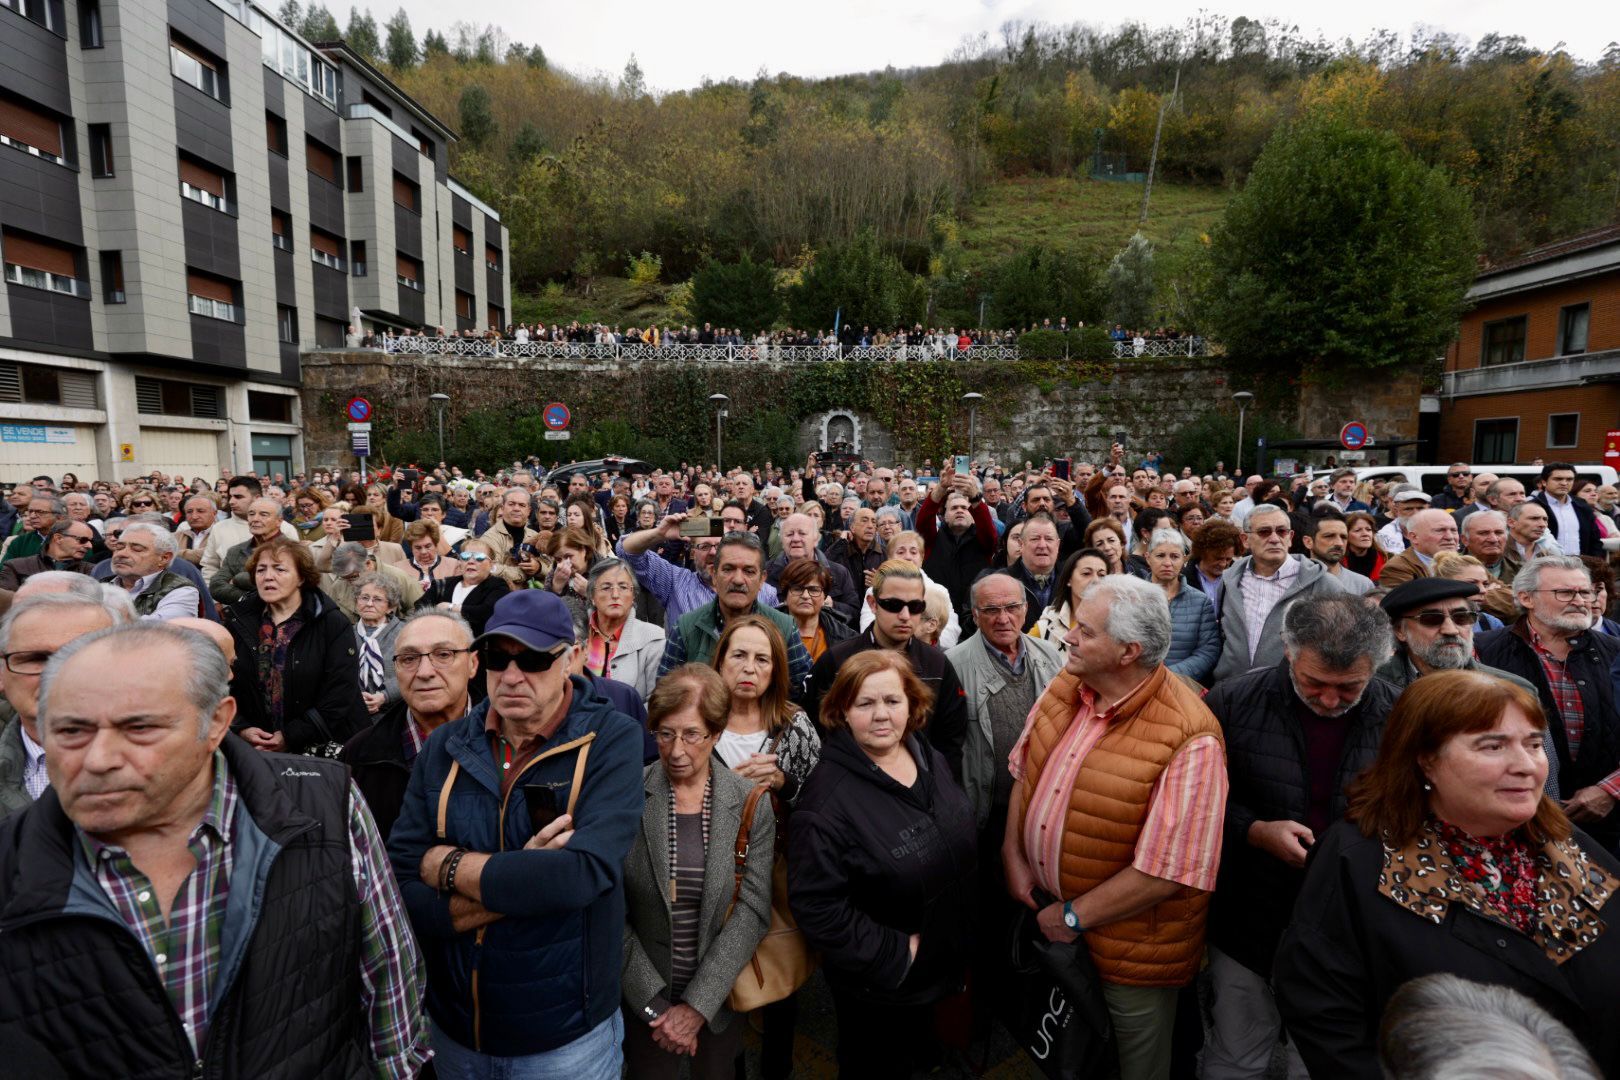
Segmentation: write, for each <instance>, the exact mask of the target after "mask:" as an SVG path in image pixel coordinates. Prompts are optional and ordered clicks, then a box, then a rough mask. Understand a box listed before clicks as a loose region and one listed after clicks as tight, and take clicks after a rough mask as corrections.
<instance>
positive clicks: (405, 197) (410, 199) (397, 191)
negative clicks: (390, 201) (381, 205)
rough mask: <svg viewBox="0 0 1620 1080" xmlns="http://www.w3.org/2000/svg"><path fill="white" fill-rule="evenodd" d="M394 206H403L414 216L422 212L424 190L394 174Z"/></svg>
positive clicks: (413, 182) (411, 181)
mask: <svg viewBox="0 0 1620 1080" xmlns="http://www.w3.org/2000/svg"><path fill="white" fill-rule="evenodd" d="M394 205H395V206H403V207H404V208H405V209H407V210H409V211H410V212H411V213H413V214H420V213H421V212H422V189H421V188H420V187H419V186H418V185H417V184H416V182H415V181H413V180H408V179H406V178H405V177H403V176H401V175H399V173H395V174H394Z"/></svg>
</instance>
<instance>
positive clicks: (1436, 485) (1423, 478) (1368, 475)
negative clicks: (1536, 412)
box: [1356, 465, 1620, 495]
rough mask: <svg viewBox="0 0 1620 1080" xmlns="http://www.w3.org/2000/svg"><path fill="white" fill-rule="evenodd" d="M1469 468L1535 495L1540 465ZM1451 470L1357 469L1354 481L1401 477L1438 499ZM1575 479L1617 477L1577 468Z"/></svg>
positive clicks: (1605, 470) (1603, 469) (1606, 469)
mask: <svg viewBox="0 0 1620 1080" xmlns="http://www.w3.org/2000/svg"><path fill="white" fill-rule="evenodd" d="M1469 468H1470V469H1472V470H1473V472H1474V475H1475V476H1478V475H1479V474H1480V473H1487V472H1488V473H1494V474H1496V475H1497V476H1498V477H1504V476H1511V477H1512V478H1513V479H1515V480H1517V481H1519V482H1520V483H1522V484H1523V485H1524V490H1525V493H1526V494H1531V495H1533V494H1535V491H1536V484H1537V483H1538V482H1539V481H1540V480H1541V466H1540V465H1470V466H1469ZM1450 470H1451V466H1450V465H1369V466H1366V467H1365V468H1358V469H1356V480H1357V481H1358V482H1359V481H1362V480H1387V479H1389V478H1391V477H1398V476H1404V477H1405V478H1406V479H1407V481H1408V482H1410V483H1413V484H1417V485H1419V486H1420V487H1422V488H1423V490H1424V491H1427V492H1428V493H1429V494H1430V495H1438V494H1440V492H1442V491H1444V490H1445V489H1446V488H1447V487H1449V486H1450V485H1449V484H1448V483H1447V482H1446V473H1448V472H1449V471H1450ZM1575 476H1576V479H1578V480H1594V481H1596V482H1597V483H1598V484H1614V483H1616V479H1617V477H1620V474H1617V473H1616V472H1615V470H1614V469H1613V468H1611V467H1610V466H1608V465H1576V466H1575ZM1617 486H1620V485H1617Z"/></svg>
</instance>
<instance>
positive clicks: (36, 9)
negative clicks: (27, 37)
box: [0, 0, 62, 34]
mask: <svg viewBox="0 0 1620 1080" xmlns="http://www.w3.org/2000/svg"><path fill="white" fill-rule="evenodd" d="M0 7H8V8H11V9H12V10H13V11H15V12H16V13H17V14H19V15H21V16H22V17H23V18H25V19H27V20H28V21H29V22H36V23H38V24H39V25H41V26H43V27H44V28H45V29H47V30H49V31H50V32H51V33H53V34H60V33H61V32H62V4H61V0H0Z"/></svg>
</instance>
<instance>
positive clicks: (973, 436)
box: [962, 392, 984, 464]
mask: <svg viewBox="0 0 1620 1080" xmlns="http://www.w3.org/2000/svg"><path fill="white" fill-rule="evenodd" d="M983 400H984V395H983V394H975V393H972V392H969V393H966V394H963V395H962V401H963V403H964V404H966V405H967V407H968V463H969V464H972V463H973V462H975V461H977V460H978V457H979V455H978V441H979V402H981V401H983Z"/></svg>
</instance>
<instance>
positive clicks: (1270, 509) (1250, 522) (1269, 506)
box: [1243, 503, 1292, 532]
mask: <svg viewBox="0 0 1620 1080" xmlns="http://www.w3.org/2000/svg"><path fill="white" fill-rule="evenodd" d="M1261 514H1281V515H1282V516H1283V517H1284V518H1285V519H1287V518H1288V511H1286V510H1284V509H1283V508H1282V507H1280V506H1278V505H1277V504H1276V503H1261V504H1260V505H1259V506H1256V507H1255V508H1254V509H1253V510H1250V511H1249V517H1248V519H1247V520H1246V521H1245V522H1244V523H1243V527H1244V531H1245V532H1250V531H1253V529H1254V519H1255V518H1257V517H1259V516H1260V515H1261ZM1289 523H1290V524H1292V520H1291V519H1290V521H1289Z"/></svg>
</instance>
